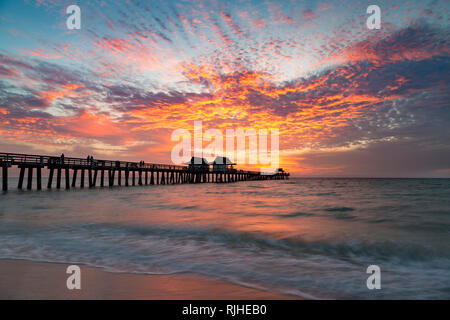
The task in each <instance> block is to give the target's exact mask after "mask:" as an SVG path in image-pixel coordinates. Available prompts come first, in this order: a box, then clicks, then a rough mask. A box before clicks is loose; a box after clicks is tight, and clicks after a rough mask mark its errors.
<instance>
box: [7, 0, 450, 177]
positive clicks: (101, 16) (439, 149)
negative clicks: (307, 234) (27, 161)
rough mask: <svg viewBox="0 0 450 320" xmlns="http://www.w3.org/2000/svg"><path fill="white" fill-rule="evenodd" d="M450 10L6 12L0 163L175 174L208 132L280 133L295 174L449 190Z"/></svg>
mask: <svg viewBox="0 0 450 320" xmlns="http://www.w3.org/2000/svg"><path fill="white" fill-rule="evenodd" d="M72 4H76V5H78V6H79V7H80V10H81V28H80V29H79V30H77V29H73V30H70V29H68V28H67V25H66V20H67V19H68V17H69V14H66V8H67V7H68V6H70V5H72ZM372 4H376V5H378V6H379V7H380V8H381V28H380V29H369V28H368V27H367V25H366V20H367V18H368V17H369V16H370V14H367V13H366V10H367V7H368V6H369V5H372ZM449 8H450V1H448V0H447V1H423V0H421V1H310V0H304V1H294V0H291V1H243V0H241V1H226V0H220V1H218V0H217V1H214V0H213V1H201V0H200V1H198V0H195V1H163V0H162V1H152V0H147V1H138V0H123V1H75V0H69V1H64V0H60V1H58V0H54V1H44V0H41V1H31V0H27V1H19V0H11V1H10V0H0V44H1V45H0V61H1V64H0V152H18V153H33V154H49V155H53V154H55V155H58V154H60V153H62V152H64V153H65V155H66V156H80V157H83V158H84V157H86V155H88V154H90V155H94V156H95V158H98V159H99V158H103V159H112V160H116V159H120V160H134V161H140V160H144V161H146V162H154V163H171V150H172V149H173V148H174V146H175V145H176V144H177V143H178V142H176V141H172V140H171V134H172V133H173V131H174V130H177V129H187V130H190V131H192V130H193V126H194V121H195V120H201V121H202V122H203V129H204V130H207V129H218V130H221V131H223V132H225V130H226V129H233V128H242V129H246V130H247V129H255V130H259V129H271V128H277V129H278V130H279V147H280V166H281V167H283V168H285V169H287V170H289V172H291V173H292V174H293V175H294V176H330V177H450V139H449V138H450V103H449V101H450V87H449V80H450V78H449V77H450V72H449V71H450V55H449V54H450V46H449V29H450V28H449V27H450V25H449ZM241 167H242V168H246V167H248V166H245V165H244V164H241Z"/></svg>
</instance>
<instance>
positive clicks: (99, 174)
mask: <svg viewBox="0 0 450 320" xmlns="http://www.w3.org/2000/svg"><path fill="white" fill-rule="evenodd" d="M12 166H17V167H18V168H19V169H20V174H19V181H18V185H17V187H18V189H22V188H23V187H24V186H23V183H24V180H25V171H27V178H26V183H27V184H26V188H27V189H28V190H31V189H32V186H33V174H34V172H35V173H36V188H37V189H38V190H41V189H42V169H43V168H48V170H49V171H48V180H47V188H48V189H51V188H52V187H53V185H54V184H56V188H57V189H60V188H61V186H62V185H61V183H63V184H64V188H65V189H70V188H74V187H76V185H77V179H79V187H80V188H84V187H85V186H86V187H89V188H93V187H96V186H97V185H99V186H100V187H105V186H109V187H112V186H114V185H115V183H116V185H118V186H129V185H132V186H135V185H136V184H137V185H141V186H142V185H155V184H156V185H158V184H181V183H231V182H238V181H249V180H280V179H288V178H289V173H287V172H284V171H283V172H278V173H276V174H273V175H266V174H262V173H261V172H259V171H245V170H236V169H232V170H227V171H213V170H211V168H209V169H202V170H193V169H192V168H189V167H188V166H178V165H167V164H154V163H139V162H129V161H115V160H100V159H93V160H92V161H91V160H88V159H87V158H85V159H83V158H71V157H55V156H46V155H32V154H20V153H1V152H0V167H1V173H2V189H3V191H6V190H8V169H9V168H11V167H12ZM62 172H64V181H62ZM55 173H56V177H55ZM86 173H87V177H86ZM78 174H79V176H78ZM116 175H117V179H116ZM105 177H106V181H105ZM85 178H87V181H86V180H85ZM130 179H131V181H130ZM97 182H98V183H97Z"/></svg>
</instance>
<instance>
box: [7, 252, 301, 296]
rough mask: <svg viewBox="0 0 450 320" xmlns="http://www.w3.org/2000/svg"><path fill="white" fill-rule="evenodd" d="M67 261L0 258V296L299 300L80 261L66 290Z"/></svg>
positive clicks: (210, 281)
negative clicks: (76, 279)
mask: <svg viewBox="0 0 450 320" xmlns="http://www.w3.org/2000/svg"><path fill="white" fill-rule="evenodd" d="M68 266H69V265H68V264H58V263H42V262H29V261H23V260H0V299H139V300H142V299H152V300H153V299H154V300H166V299H174V300H182V299H186V300H189V299H194V300H197V299H218V300H221V299H223V300H232V299H236V300H240V299H256V300H257V299H298V297H295V296H289V295H281V294H276V293H270V292H266V291H262V290H256V289H251V288H247V287H244V286H240V285H236V284H232V283H229V282H226V281H222V280H215V279H211V278H208V277H203V276H197V275H191V274H175V275H142V274H128V273H113V272H106V271H104V270H102V269H99V268H93V267H87V266H83V265H80V266H79V267H80V269H81V289H80V290H69V289H67V286H66V281H67V278H68V277H69V276H70V274H66V269H67V267H68Z"/></svg>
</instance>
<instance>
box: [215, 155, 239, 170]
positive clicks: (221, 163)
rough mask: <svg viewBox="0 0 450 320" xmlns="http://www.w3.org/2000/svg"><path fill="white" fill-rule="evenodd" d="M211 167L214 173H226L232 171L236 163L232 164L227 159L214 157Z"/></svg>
mask: <svg viewBox="0 0 450 320" xmlns="http://www.w3.org/2000/svg"><path fill="white" fill-rule="evenodd" d="M212 165H213V171H215V172H227V171H233V170H234V169H233V166H235V165H236V163H234V162H232V161H231V160H230V159H228V158H227V157H216V159H214V162H213V163H212Z"/></svg>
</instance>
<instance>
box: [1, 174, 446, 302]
mask: <svg viewBox="0 0 450 320" xmlns="http://www.w3.org/2000/svg"><path fill="white" fill-rule="evenodd" d="M10 180H11V181H10V186H15V185H16V183H17V182H16V181H17V179H14V178H10ZM44 185H45V184H44ZM0 259H24V260H29V261H40V262H56V263H70V264H80V265H88V266H95V267H99V268H102V269H104V270H106V271H110V272H127V273H137V274H176V273H190V274H198V275H205V276H208V277H212V278H216V279H222V280H225V281H229V282H231V283H235V284H240V285H243V286H247V287H251V288H258V289H263V290H267V291H270V292H276V293H283V294H290V295H295V296H299V297H303V298H309V299H450V179H334V178H327V179H325V178H324V179H322V178H291V179H290V180H284V181H283V180H278V181H248V182H238V183H230V184H198V185H192V184H184V185H166V186H142V187H139V186H136V187H113V188H95V189H88V188H85V189H79V188H76V189H72V190H68V191H66V190H64V189H61V190H55V189H53V190H43V191H18V190H10V191H8V192H7V193H6V194H0ZM369 265H377V266H379V268H380V270H381V289H378V290H377V289H374V290H369V289H368V287H367V285H366V281H367V278H368V277H369V276H370V274H368V273H367V272H366V271H367V267H368V266H369ZM0 272H1V270H0ZM186 298H187V299H188V298H189V297H186Z"/></svg>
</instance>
